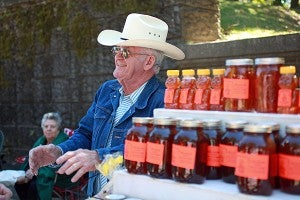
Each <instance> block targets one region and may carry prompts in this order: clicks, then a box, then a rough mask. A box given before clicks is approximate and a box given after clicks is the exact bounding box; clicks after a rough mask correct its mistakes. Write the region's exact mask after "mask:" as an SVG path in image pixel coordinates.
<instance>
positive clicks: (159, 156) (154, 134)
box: [146, 118, 177, 179]
mask: <svg viewBox="0 0 300 200" xmlns="http://www.w3.org/2000/svg"><path fill="white" fill-rule="evenodd" d="M176 124H177V120H176V119H171V118H154V128H153V130H152V131H151V132H150V135H149V140H148V143H147V156H146V161H147V169H148V174H149V175H150V176H152V177H155V178H162V179H166V178H172V166H171V155H172V144H173V141H174V136H175V134H176V133H177V131H176Z"/></svg>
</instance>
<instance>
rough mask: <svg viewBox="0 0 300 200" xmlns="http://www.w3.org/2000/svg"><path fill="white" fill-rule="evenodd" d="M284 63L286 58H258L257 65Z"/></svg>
mask: <svg viewBox="0 0 300 200" xmlns="http://www.w3.org/2000/svg"><path fill="white" fill-rule="evenodd" d="M272 64H284V58H278V57H274V58H256V59H255V65H272Z"/></svg>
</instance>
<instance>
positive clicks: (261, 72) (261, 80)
mask: <svg viewBox="0 0 300 200" xmlns="http://www.w3.org/2000/svg"><path fill="white" fill-rule="evenodd" d="M283 64H284V59H283V58H278V57H274V58H256V59H255V66H256V76H255V96H254V97H255V101H254V102H255V105H254V109H255V111H257V112H262V113H276V112H277V100H278V80H279V68H280V67H281V66H282V65H283Z"/></svg>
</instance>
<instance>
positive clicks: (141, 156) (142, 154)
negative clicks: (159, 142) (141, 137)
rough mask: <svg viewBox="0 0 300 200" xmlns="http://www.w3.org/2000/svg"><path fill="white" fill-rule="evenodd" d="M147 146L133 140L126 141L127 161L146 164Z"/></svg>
mask: <svg viewBox="0 0 300 200" xmlns="http://www.w3.org/2000/svg"><path fill="white" fill-rule="evenodd" d="M146 150H147V144H146V143H142V142H136V141H131V140H125V147H124V158H125V159H126V160H131V161H136V162H145V161H146Z"/></svg>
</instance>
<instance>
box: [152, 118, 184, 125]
mask: <svg viewBox="0 0 300 200" xmlns="http://www.w3.org/2000/svg"><path fill="white" fill-rule="evenodd" d="M177 121H178V120H176V119H173V118H170V117H158V118H154V125H176V124H177Z"/></svg>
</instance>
